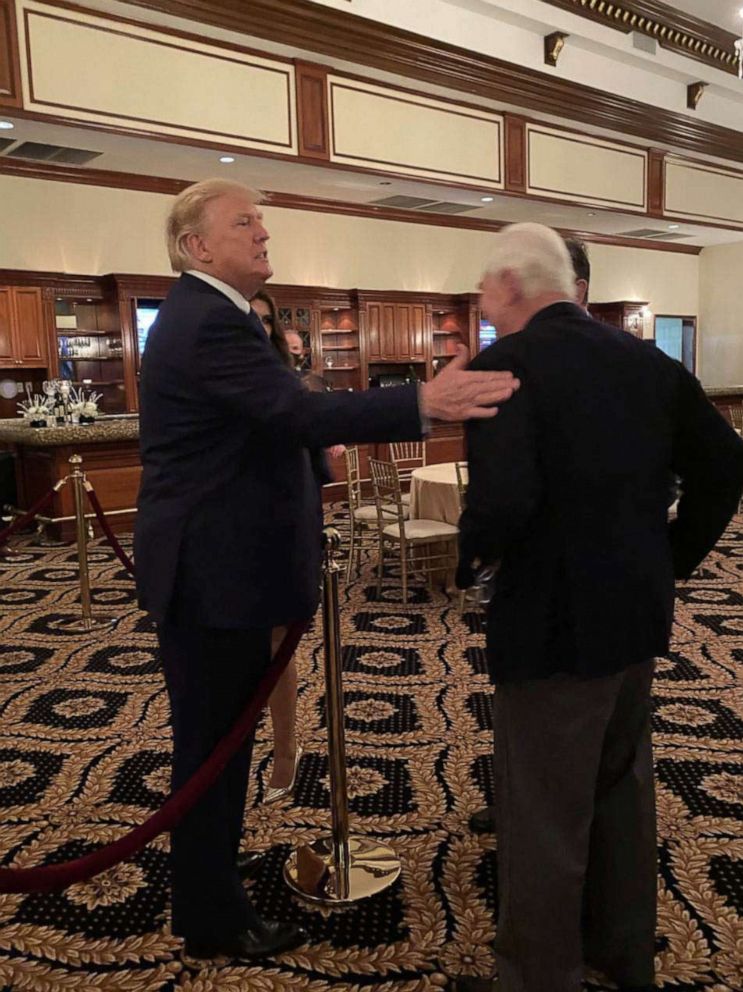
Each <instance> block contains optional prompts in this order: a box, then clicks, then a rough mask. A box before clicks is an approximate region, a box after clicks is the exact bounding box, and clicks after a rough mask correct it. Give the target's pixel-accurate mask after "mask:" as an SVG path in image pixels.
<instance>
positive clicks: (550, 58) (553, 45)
mask: <svg viewBox="0 0 743 992" xmlns="http://www.w3.org/2000/svg"><path fill="white" fill-rule="evenodd" d="M569 37H570V35H569V34H563V32H562V31H553V32H552V34H548V35H545V38H544V61H545V65H551V66H556V65H557V62H558V60H559V58H560V55H561V54H562V50H563V48H564V47H565V41H566V39H567V38H569Z"/></svg>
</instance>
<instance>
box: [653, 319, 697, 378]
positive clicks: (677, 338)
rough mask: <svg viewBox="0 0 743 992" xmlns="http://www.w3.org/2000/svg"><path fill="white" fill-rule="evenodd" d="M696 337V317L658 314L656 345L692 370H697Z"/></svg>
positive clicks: (656, 320)
mask: <svg viewBox="0 0 743 992" xmlns="http://www.w3.org/2000/svg"><path fill="white" fill-rule="evenodd" d="M696 337H697V319H696V317H670V316H661V315H658V316H656V318H655V343H656V345H657V346H658V347H659V348H660V350H661V351H664V352H665V353H666V354H667V355H669V356H670V357H671V358H675V359H676V361H677V362H681V363H682V364H683V365H684V367H685V368H687V369H688V370H689V371H690V372H695V371H696V350H697V349H696Z"/></svg>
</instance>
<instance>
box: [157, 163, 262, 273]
mask: <svg viewBox="0 0 743 992" xmlns="http://www.w3.org/2000/svg"><path fill="white" fill-rule="evenodd" d="M228 193H243V194H247V195H248V196H249V197H250V199H251V201H252V202H253V203H261V202H262V200H263V196H262V194H261V193H259V192H258V191H257V190H254V189H251V188H250V186H245V185H244V184H243V183H239V182H236V181H235V180H233V179H202V181H201V182H199V183H194V184H193V186H187V187H186V189H184V190H181V192H180V193H179V194H178V196H177V197H176V198H175V201H174V202H173V206H172V207H171V208H170V213H169V214H168V219H167V221H166V224H165V232H166V237H167V241H168V255H169V256H170V265H171V267H172V269H173V271H174V272H185V271H186V270H187V269H190V268H192V267H193V259H192V258H191V256H190V255H189V253H188V250H187V248H186V245H185V240H186V238H187V237H188V235H189V234H193V233H199V232H200V231H201V229H202V228H203V224H204V219H205V215H206V207H207V204H208V203H209V202H210V201H211V200H214V199H216V198H217V197H218V196H226V195H227V194H228Z"/></svg>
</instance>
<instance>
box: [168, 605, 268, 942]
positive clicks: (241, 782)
mask: <svg viewBox="0 0 743 992" xmlns="http://www.w3.org/2000/svg"><path fill="white" fill-rule="evenodd" d="M158 639H159V642H160V654H161V658H162V663H163V668H164V671H165V682H166V684H167V688H168V695H169V697H170V708H171V721H172V727H173V774H172V785H173V788H174V789H177V788H179V787H180V786H181V785H183V783H184V782H185V781H187V779H188V778H189V777H190V776H191V775H192V774H193V773H194V772H195V771H196V770H197V769H198V768H199V767H200V766H201V765H202V764H203V762H204V761H205V760H206V758H207V757H208V756H209V754H210V752H211V751H212V750H213V748H214V746H215V745H216V744H217V743H218V742H219V741H220V740H221V738H222V737H224V735H225V734H226V733H227V732H228V731H229V730H230V728H231V727H232V726H233V724H234V723H235V721H236V720H237V718H238V717H239V715H240V713H241V712H242V711H243V710H244V708H245V706H246V705H247V703H248V701H249V700H250V697H251V695H252V694H253V693H254V692H255V690H256V688H257V686H258V683H259V682H260V680H261V677H262V676H263V673H264V672H265V670H266V668H267V667H268V665H269V663H270V660H271V630H270V628H266V629H255V630H216V629H211V628H207V627H198V626H193V625H190V624H189V623H187V622H181V621H180V618H179V621H178V622H174V621H172V620H168V621H165V622H164V623H162V624H160V625H159V628H158ZM252 749H253V735H252V734H251V735H250V737H249V739H248V740H246V742H245V743H244V745H243V746H242V747H241V748H240V750H239V751H238V753H237V754H236V755H235V756H234V757H233V758H232V760H231V761H230V762H229V763H228V764H227V766H226V767H225V768H224V770H223V771H222V773H221V775H220V777H219V778H218V779H217V781H216V782H215V784H214V785H213V786H212V787H211V788H210V789H208V790H207V792H206V793H204V795H203V796H202V797H201V799H200V800H199V801H198V802H197V803H196V805H195V806H194V807H193V808H192V809H191V810H190V811H189V812H188V813H187V814H186V816H185V817H184V818H183V820H182V821H181V823H180V824H179V825H178V826H177V827H176V828H175V830H173V832H172V834H171V865H172V929H173V933H174V934H177V935H178V936H182V937H186V938H192V939H201V940H212V939H215V938H223V937H230V936H232V935H234V934H236V933H237V932H239V931H240V930H242V929H244V928H245V927H247V926H251V925H252V924H254V923H255V922H256V919H257V917H256V913H255V910H254V909H253V907H252V905H251V904H250V901H249V899H248V897H247V895H246V893H245V890H244V889H243V886H242V883H241V880H240V877H239V875H238V873H237V867H236V858H237V853H238V849H239V846H240V836H241V832H242V820H243V813H244V811H245V798H246V794H247V789H248V775H249V772H250V757H251V753H252Z"/></svg>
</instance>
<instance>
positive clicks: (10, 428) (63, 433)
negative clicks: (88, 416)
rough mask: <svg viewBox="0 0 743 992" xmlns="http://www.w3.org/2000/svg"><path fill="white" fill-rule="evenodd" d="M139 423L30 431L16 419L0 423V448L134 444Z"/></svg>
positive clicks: (107, 422)
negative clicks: (8, 445) (10, 446)
mask: <svg viewBox="0 0 743 992" xmlns="http://www.w3.org/2000/svg"><path fill="white" fill-rule="evenodd" d="M138 438H139V419H138V418H134V419H127V420H99V421H98V422H97V423H95V424H85V425H83V426H80V425H79V424H67V425H65V426H64V427H42V428H39V429H37V428H34V427H29V426H28V425H27V424H26V423H24V421H23V420H21V419H20V418H18V417H15V418H13V419H10V420H0V444H3V443H4V444H24V445H28V446H29V447H32V448H54V447H59V446H61V445H69V444H104V443H105V442H111V441H136V440H137V439H138Z"/></svg>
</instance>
